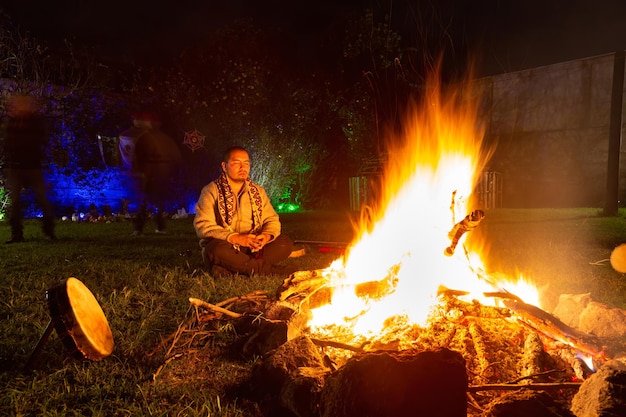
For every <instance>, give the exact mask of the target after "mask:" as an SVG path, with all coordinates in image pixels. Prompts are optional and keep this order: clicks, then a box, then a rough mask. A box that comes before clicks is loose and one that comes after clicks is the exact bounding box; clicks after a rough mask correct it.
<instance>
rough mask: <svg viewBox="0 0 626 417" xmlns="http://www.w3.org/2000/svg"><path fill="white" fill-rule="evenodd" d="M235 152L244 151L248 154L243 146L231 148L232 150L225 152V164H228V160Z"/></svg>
mask: <svg viewBox="0 0 626 417" xmlns="http://www.w3.org/2000/svg"><path fill="white" fill-rule="evenodd" d="M235 151H244V152H248V151H247V150H246V148H244V147H242V146H231V147H230V148H228V149H226V150H225V151H224V157H223V158H222V161H223V162H228V160H229V159H230V155H231V154H232V153H233V152H235Z"/></svg>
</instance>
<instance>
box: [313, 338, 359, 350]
mask: <svg viewBox="0 0 626 417" xmlns="http://www.w3.org/2000/svg"><path fill="white" fill-rule="evenodd" d="M311 342H313V343H314V344H315V345H316V346H319V347H322V348H323V347H327V346H328V347H334V348H337V349H345V350H350V351H352V352H363V346H360V347H357V346H351V345H348V344H345V343H341V342H334V341H332V340H319V339H311Z"/></svg>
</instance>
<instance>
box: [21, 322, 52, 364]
mask: <svg viewBox="0 0 626 417" xmlns="http://www.w3.org/2000/svg"><path fill="white" fill-rule="evenodd" d="M53 330H54V323H53V320H50V321H49V322H48V325H47V326H46V329H45V330H44V332H43V334H42V335H41V337H40V338H39V342H37V345H36V346H35V349H33V352H32V353H31V354H30V357H29V358H28V361H27V362H26V365H24V369H25V370H27V371H30V370H31V369H32V366H33V364H34V363H35V362H36V361H37V359H38V358H39V354H40V353H41V350H42V349H43V347H44V346H45V345H46V342H47V341H48V338H49V337H50V333H52V331H53Z"/></svg>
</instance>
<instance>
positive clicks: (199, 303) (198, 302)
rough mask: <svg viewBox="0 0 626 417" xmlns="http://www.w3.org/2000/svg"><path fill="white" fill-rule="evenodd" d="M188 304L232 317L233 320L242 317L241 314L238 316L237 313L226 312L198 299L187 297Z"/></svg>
mask: <svg viewBox="0 0 626 417" xmlns="http://www.w3.org/2000/svg"><path fill="white" fill-rule="evenodd" d="M189 302H190V303H191V304H193V305H194V306H196V307H204V308H206V309H208V310H213V311H217V312H219V313H222V314H226V315H227V316H230V317H233V318H236V319H237V318H239V317H241V316H243V314H239V313H235V312H233V311H230V310H226V309H225V308H222V307H219V306H216V305H215V304H210V303H207V302H206V301H202V300H200V299H198V298H193V297H189Z"/></svg>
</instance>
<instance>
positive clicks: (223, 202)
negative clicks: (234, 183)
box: [215, 173, 263, 234]
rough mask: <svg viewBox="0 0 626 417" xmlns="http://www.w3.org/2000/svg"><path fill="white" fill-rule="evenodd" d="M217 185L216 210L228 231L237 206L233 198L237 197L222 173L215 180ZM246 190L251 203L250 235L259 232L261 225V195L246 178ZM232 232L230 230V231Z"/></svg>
mask: <svg viewBox="0 0 626 417" xmlns="http://www.w3.org/2000/svg"><path fill="white" fill-rule="evenodd" d="M215 184H216V185H217V191H218V195H217V208H218V211H219V213H220V217H221V218H222V223H223V224H224V226H226V227H228V228H229V229H230V224H231V223H232V221H233V217H234V216H235V209H236V207H237V204H236V203H235V198H237V196H236V195H235V194H234V193H233V190H232V188H230V184H229V183H228V179H227V178H226V174H225V173H222V175H220V176H219V178H218V179H216V180H215ZM246 189H247V190H248V195H249V196H250V202H251V203H252V230H251V231H250V233H253V234H256V233H258V232H260V231H261V226H262V225H263V223H262V221H261V219H262V214H263V202H262V201H261V193H260V192H259V189H258V187H257V186H256V185H255V184H254V183H253V182H252V180H251V179H250V178H246ZM231 230H232V229H231Z"/></svg>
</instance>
